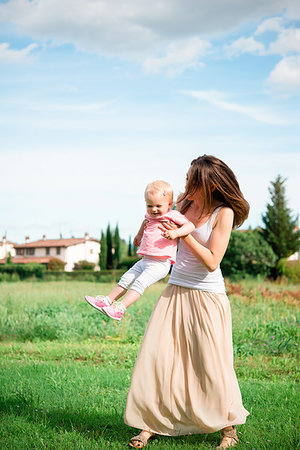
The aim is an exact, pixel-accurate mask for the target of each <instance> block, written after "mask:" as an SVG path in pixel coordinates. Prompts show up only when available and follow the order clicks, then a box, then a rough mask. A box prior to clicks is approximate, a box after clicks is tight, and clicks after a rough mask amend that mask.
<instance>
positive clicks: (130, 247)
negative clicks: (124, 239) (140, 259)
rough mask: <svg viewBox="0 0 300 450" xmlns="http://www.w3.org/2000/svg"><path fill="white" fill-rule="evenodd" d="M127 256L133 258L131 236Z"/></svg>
mask: <svg viewBox="0 0 300 450" xmlns="http://www.w3.org/2000/svg"><path fill="white" fill-rule="evenodd" d="M127 256H132V243H131V236H129V241H128V251H127Z"/></svg>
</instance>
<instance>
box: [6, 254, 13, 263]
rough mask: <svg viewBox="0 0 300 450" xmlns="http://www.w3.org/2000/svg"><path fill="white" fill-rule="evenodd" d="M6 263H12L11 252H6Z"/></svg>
mask: <svg viewBox="0 0 300 450" xmlns="http://www.w3.org/2000/svg"><path fill="white" fill-rule="evenodd" d="M6 264H13V262H12V260H11V253H10V252H9V253H8V257H7V258H6Z"/></svg>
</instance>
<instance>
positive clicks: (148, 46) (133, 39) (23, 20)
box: [0, 0, 298, 59]
mask: <svg viewBox="0 0 300 450" xmlns="http://www.w3.org/2000/svg"><path fill="white" fill-rule="evenodd" d="M297 3H298V0H288V1H287V0H251V2H250V1H248V2H247V1H245V2H240V1H237V0H226V7H225V8H224V0H210V1H209V2H208V1H207V0H176V1H174V0H153V1H152V2H141V1H140V0H114V1H111V0H101V1H100V0H98V1H95V0H43V1H40V0H36V1H30V0H10V1H9V2H7V3H4V4H0V20H1V18H2V21H6V22H8V23H10V24H12V25H14V26H15V27H16V28H17V30H18V31H19V32H23V33H25V34H27V35H29V36H32V37H34V38H36V39H41V40H42V41H45V42H51V43H54V44H56V45H61V44H64V43H72V44H74V46H75V47H77V48H78V49H81V50H84V51H87V52H95V53H99V54H106V55H112V56H121V57H126V58H133V59H139V58H142V59H144V57H145V52H147V53H149V52H150V53H154V54H155V53H156V52H157V51H158V50H159V48H160V46H161V45H163V46H164V45H166V43H170V42H173V41H174V40H178V39H180V40H184V39H190V38H191V37H192V36H196V35H197V36H199V37H202V38H205V39H209V37H210V36H219V35H221V34H222V33H224V32H230V31H232V30H233V29H236V28H237V27H239V26H241V25H242V24H243V23H245V22H246V21H254V20H259V19H260V18H261V17H262V16H266V15H276V14H280V13H282V11H283V10H284V9H285V10H286V14H289V16H291V17H294V16H297V14H298V12H297V11H298V7H297ZM220 11H222V13H220Z"/></svg>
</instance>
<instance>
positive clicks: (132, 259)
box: [118, 256, 141, 270]
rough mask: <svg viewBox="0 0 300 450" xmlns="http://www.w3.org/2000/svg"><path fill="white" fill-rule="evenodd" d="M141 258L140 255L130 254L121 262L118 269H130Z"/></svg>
mask: <svg viewBox="0 0 300 450" xmlns="http://www.w3.org/2000/svg"><path fill="white" fill-rule="evenodd" d="M140 259H141V257H140V256H128V257H127V258H124V259H123V260H122V261H121V262H119V264H118V269H125V270H128V269H130V267H132V266H133V265H134V264H135V263H136V262H138V261H139V260H140Z"/></svg>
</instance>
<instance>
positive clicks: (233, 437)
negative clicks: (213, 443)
mask: <svg viewBox="0 0 300 450" xmlns="http://www.w3.org/2000/svg"><path fill="white" fill-rule="evenodd" d="M221 434H222V442H221V444H220V445H218V447H217V448H220V449H222V448H228V447H234V446H235V445H236V444H237V443H238V442H239V440H238V437H237V434H236V428H235V427H232V429H231V430H221Z"/></svg>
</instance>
